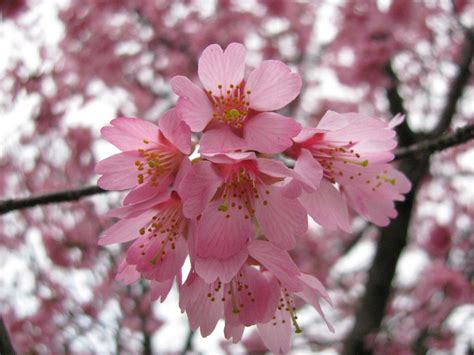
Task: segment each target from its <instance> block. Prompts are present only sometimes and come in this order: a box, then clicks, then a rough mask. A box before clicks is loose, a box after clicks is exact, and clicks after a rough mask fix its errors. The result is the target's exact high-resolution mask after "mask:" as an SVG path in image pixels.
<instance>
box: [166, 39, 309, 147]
mask: <svg viewBox="0 0 474 355" xmlns="http://www.w3.org/2000/svg"><path fill="white" fill-rule="evenodd" d="M244 72H245V48H244V46H243V45H241V44H238V43H231V44H230V45H229V46H228V47H227V48H226V49H225V51H223V50H222V48H221V47H220V46H219V45H217V44H213V45H210V46H208V47H207V48H206V49H205V50H204V51H203V53H202V55H201V58H200V59H199V64H198V74H199V79H200V80H201V83H202V85H203V88H200V87H198V86H197V85H195V84H193V83H192V82H191V81H190V80H189V79H188V78H186V77H184V76H176V77H174V78H173V79H171V87H172V88H173V91H174V92H175V93H176V94H177V95H178V96H179V100H178V103H177V109H178V110H179V111H180V113H181V114H182V117H183V119H184V121H185V122H186V123H187V124H188V125H189V126H190V127H191V130H192V131H194V132H201V131H204V133H203V135H202V137H201V141H200V152H201V153H226V152H230V151H235V150H239V149H247V150H255V151H258V152H262V153H279V152H282V151H283V150H285V149H287V148H289V147H290V146H291V144H292V142H291V138H293V137H294V136H296V135H297V134H298V133H299V132H300V130H301V126H300V125H299V124H298V123H297V122H296V121H294V120H293V119H292V118H290V117H285V116H282V115H279V114H276V113H273V112H269V111H275V110H279V109H281V108H282V107H284V106H286V105H287V104H288V103H290V102H291V101H292V100H294V99H295V98H296V96H298V94H299V92H300V89H301V78H300V76H299V75H298V74H296V73H292V72H291V70H290V68H289V67H288V66H287V65H285V64H283V63H282V62H280V61H277V60H266V61H263V62H262V64H261V65H260V66H259V67H258V68H256V69H255V70H253V71H252V72H251V73H250V74H249V76H248V78H246V79H244Z"/></svg>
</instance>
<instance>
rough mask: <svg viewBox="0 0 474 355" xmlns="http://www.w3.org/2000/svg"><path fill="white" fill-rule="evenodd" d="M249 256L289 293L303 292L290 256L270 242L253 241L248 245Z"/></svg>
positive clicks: (297, 271) (298, 273)
mask: <svg viewBox="0 0 474 355" xmlns="http://www.w3.org/2000/svg"><path fill="white" fill-rule="evenodd" d="M248 251H249V254H250V256H252V257H253V258H254V259H255V260H257V261H258V262H260V263H261V264H262V265H263V266H264V267H265V268H266V269H268V270H269V271H270V272H271V273H272V274H273V275H274V276H275V277H276V278H277V279H278V280H279V281H280V282H281V283H282V284H283V285H284V286H285V287H286V288H287V289H288V291H290V292H299V291H302V290H303V284H302V282H301V281H300V280H299V279H298V276H299V275H300V270H299V269H298V267H297V266H296V264H295V263H294V262H293V260H291V257H290V255H289V254H288V252H286V251H285V250H282V249H280V248H278V247H277V246H275V245H274V244H272V243H270V242H266V241H263V240H253V241H251V242H250V243H249V245H248Z"/></svg>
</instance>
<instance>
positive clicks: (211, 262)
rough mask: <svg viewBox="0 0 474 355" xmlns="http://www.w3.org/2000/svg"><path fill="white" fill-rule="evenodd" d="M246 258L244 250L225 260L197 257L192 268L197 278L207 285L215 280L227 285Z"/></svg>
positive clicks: (246, 253) (245, 250)
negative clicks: (200, 278) (199, 277)
mask: <svg viewBox="0 0 474 355" xmlns="http://www.w3.org/2000/svg"><path fill="white" fill-rule="evenodd" d="M247 257H248V252H247V249H246V248H242V249H241V250H240V251H238V252H237V253H236V254H234V255H232V256H230V257H228V258H225V259H217V258H201V257H199V256H198V257H196V259H195V263H194V267H195V268H196V272H197V273H198V274H199V276H201V277H202V278H203V279H204V281H205V282H207V283H212V282H214V281H216V279H217V278H219V280H220V281H221V282H224V283H227V282H230V280H232V278H233V277H234V276H235V275H236V274H237V273H238V272H239V270H240V269H241V268H242V265H243V264H244V262H245V260H247Z"/></svg>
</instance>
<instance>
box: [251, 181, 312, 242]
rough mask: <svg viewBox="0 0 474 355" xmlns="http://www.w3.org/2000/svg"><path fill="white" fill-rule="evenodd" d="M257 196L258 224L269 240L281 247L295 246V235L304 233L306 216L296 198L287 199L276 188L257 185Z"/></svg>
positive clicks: (306, 222) (306, 221)
mask: <svg viewBox="0 0 474 355" xmlns="http://www.w3.org/2000/svg"><path fill="white" fill-rule="evenodd" d="M257 190H258V195H259V198H258V199H255V215H256V217H257V221H258V224H259V226H260V228H261V230H262V232H263V234H264V235H265V237H266V238H267V239H268V240H270V241H271V242H273V243H275V244H276V245H278V246H279V247H281V248H283V249H287V250H288V249H292V248H294V246H295V235H304V234H305V233H306V231H307V229H308V217H307V214H306V211H305V209H304V208H303V206H302V205H301V204H300V203H299V202H298V200H297V199H289V198H287V197H286V196H284V195H283V194H282V191H280V190H279V189H278V188H275V187H270V186H267V185H261V184H260V185H257Z"/></svg>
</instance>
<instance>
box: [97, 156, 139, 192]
mask: <svg viewBox="0 0 474 355" xmlns="http://www.w3.org/2000/svg"><path fill="white" fill-rule="evenodd" d="M138 158H139V155H138V151H129V152H123V153H119V154H115V155H112V156H111V157H108V158H106V159H104V160H101V161H100V162H98V163H97V165H96V167H95V172H96V173H97V174H103V176H101V177H100V178H99V180H98V181H97V185H99V187H101V188H103V189H105V190H126V189H131V188H133V187H135V186H137V185H138V171H137V169H136V166H135V161H136V160H137V159H138Z"/></svg>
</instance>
